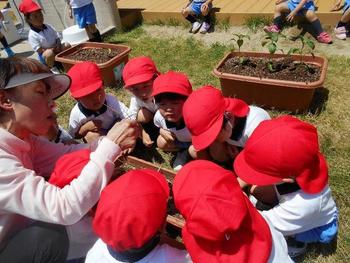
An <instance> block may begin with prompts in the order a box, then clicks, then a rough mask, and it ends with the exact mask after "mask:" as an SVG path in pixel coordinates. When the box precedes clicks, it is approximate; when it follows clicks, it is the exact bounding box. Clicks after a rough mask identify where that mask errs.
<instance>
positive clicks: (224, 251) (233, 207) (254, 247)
mask: <svg viewBox="0 0 350 263" xmlns="http://www.w3.org/2000/svg"><path fill="white" fill-rule="evenodd" d="M173 193H174V199H175V205H176V207H177V208H178V209H179V211H180V213H181V214H182V215H183V217H184V218H185V221H186V223H185V226H184V227H183V229H182V237H183V240H184V243H185V246H186V248H187V250H188V252H189V253H190V255H191V258H192V260H193V262H195V263H196V262H248V263H250V262H251V263H253V262H254V263H259V262H264V263H266V262H267V260H268V258H269V256H270V253H271V248H272V237H271V233H270V228H269V226H268V224H267V223H266V221H265V220H264V218H263V217H262V216H261V215H260V214H259V212H258V211H257V210H256V209H255V207H254V206H253V205H252V204H251V202H250V201H249V199H248V198H247V197H246V196H245V195H244V194H243V192H242V190H241V188H240V187H239V184H238V182H237V179H236V177H235V175H234V174H233V173H232V172H230V171H228V170H225V169H223V168H222V167H220V166H218V165H216V164H214V163H212V162H209V161H205V160H197V161H192V162H190V163H188V164H186V165H185V166H184V167H183V168H182V169H181V170H180V171H179V172H178V173H177V175H176V177H175V180H174V184H173Z"/></svg>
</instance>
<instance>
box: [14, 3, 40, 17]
mask: <svg viewBox="0 0 350 263" xmlns="http://www.w3.org/2000/svg"><path fill="white" fill-rule="evenodd" d="M18 8H19V11H20V12H22V13H23V14H25V15H27V14H29V13H32V12H35V11H38V10H41V7H40V6H39V5H38V4H37V3H35V2H34V1H32V0H23V1H22V2H21V3H20V4H19V7H18Z"/></svg>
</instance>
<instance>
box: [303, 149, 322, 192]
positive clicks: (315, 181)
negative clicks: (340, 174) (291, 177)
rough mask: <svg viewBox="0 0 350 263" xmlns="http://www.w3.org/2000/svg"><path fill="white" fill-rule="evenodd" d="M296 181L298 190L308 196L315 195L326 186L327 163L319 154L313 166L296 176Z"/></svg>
mask: <svg viewBox="0 0 350 263" xmlns="http://www.w3.org/2000/svg"><path fill="white" fill-rule="evenodd" d="M296 181H297V183H298V185H299V186H300V188H301V189H302V190H303V191H304V192H305V193H308V194H317V193H319V192H321V191H322V190H323V188H325V186H326V185H327V184H328V167H327V162H326V160H325V158H324V157H323V155H322V154H321V153H319V154H318V162H317V163H316V164H315V166H313V167H311V168H310V169H308V170H305V171H304V172H302V173H301V174H300V175H298V176H297V178H296Z"/></svg>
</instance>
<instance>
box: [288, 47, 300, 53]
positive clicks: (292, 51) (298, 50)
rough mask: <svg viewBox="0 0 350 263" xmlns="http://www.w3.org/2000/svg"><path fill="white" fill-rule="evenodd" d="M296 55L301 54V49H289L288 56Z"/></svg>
mask: <svg viewBox="0 0 350 263" xmlns="http://www.w3.org/2000/svg"><path fill="white" fill-rule="evenodd" d="M295 53H300V49H299V48H295V47H292V48H291V49H289V51H288V55H291V54H295Z"/></svg>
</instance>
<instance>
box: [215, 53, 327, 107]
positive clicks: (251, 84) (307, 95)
mask: <svg viewBox="0 0 350 263" xmlns="http://www.w3.org/2000/svg"><path fill="white" fill-rule="evenodd" d="M240 55H241V56H245V57H268V56H272V57H273V58H281V57H285V56H286V55H283V54H274V55H270V54H268V53H257V52H241V53H240ZM235 56H238V52H232V53H229V54H227V55H226V56H225V57H224V58H223V59H222V60H221V61H220V62H219V64H218V65H217V66H216V67H215V69H214V70H213V74H214V75H215V76H217V77H218V78H219V79H220V83H221V89H222V92H223V94H224V96H226V97H236V98H239V99H242V100H244V101H245V102H247V103H248V104H255V105H259V106H262V107H264V108H270V109H278V110H288V111H293V112H295V111H299V112H302V111H305V110H307V109H308V108H309V106H310V103H311V101H312V98H313V95H314V92H315V89H316V88H320V87H323V83H324V81H325V77H326V72H327V66H328V62H327V60H326V59H325V58H323V57H316V56H315V57H312V56H304V57H303V61H304V62H307V63H312V64H316V65H318V66H320V67H321V76H320V79H319V80H318V81H315V82H310V83H305V82H295V81H285V80H276V79H267V78H258V77H250V76H244V75H237V74H228V73H222V72H219V71H218V69H219V68H220V67H221V65H223V64H224V63H225V61H226V60H227V59H229V58H232V57H235ZM292 58H293V59H294V60H296V61H299V60H300V56H299V55H293V56H292Z"/></svg>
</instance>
